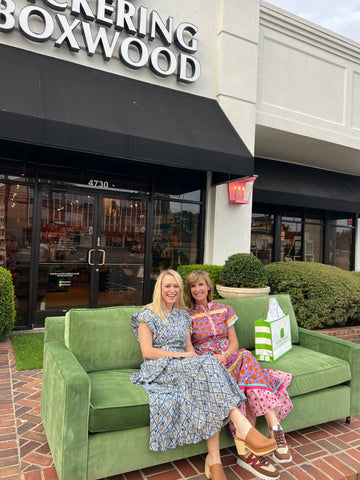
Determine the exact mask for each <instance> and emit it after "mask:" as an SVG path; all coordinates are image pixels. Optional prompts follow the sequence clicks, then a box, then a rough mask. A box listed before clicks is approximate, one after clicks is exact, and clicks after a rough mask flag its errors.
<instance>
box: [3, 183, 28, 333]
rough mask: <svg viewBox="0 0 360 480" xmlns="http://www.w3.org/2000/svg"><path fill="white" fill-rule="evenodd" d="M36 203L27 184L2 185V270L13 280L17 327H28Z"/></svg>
mask: <svg viewBox="0 0 360 480" xmlns="http://www.w3.org/2000/svg"><path fill="white" fill-rule="evenodd" d="M33 199H34V196H33V189H32V188H30V187H28V186H26V185H24V184H20V183H18V184H11V185H10V184H4V183H1V184H0V266H2V267H5V268H7V269H8V270H9V271H10V272H11V274H12V277H13V282H14V287H15V296H16V297H15V308H16V318H15V325H16V326H18V325H26V324H27V315H28V307H29V294H30V292H29V284H30V253H31V232H32V217H33Z"/></svg>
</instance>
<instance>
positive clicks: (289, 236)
mask: <svg viewBox="0 0 360 480" xmlns="http://www.w3.org/2000/svg"><path fill="white" fill-rule="evenodd" d="M301 259H302V242H301V218H300V217H285V216H283V217H282V219H281V260H283V261H285V262H286V261H295V260H296V261H300V260H301Z"/></svg>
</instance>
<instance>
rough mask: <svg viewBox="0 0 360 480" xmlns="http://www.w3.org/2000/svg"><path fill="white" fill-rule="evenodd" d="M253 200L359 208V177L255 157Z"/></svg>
mask: <svg viewBox="0 0 360 480" xmlns="http://www.w3.org/2000/svg"><path fill="white" fill-rule="evenodd" d="M255 174H256V175H259V178H258V179H257V180H256V182H255V183H254V193H253V199H254V202H259V203H260V202H261V203H268V204H276V205H286V206H293V207H294V206H297V207H304V208H314V209H321V210H333V211H337V212H352V213H357V212H359V211H360V177H355V176H353V175H343V174H340V173H335V172H329V171H327V170H319V169H316V168H311V167H303V166H300V165H294V164H290V163H284V162H277V161H274V160H267V159H260V158H255Z"/></svg>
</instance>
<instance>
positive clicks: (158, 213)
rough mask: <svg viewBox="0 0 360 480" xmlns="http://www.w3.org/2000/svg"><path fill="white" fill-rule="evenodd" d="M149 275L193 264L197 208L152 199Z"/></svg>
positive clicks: (196, 231)
mask: <svg viewBox="0 0 360 480" xmlns="http://www.w3.org/2000/svg"><path fill="white" fill-rule="evenodd" d="M154 209H155V211H154V229H153V239H152V257H153V265H152V267H153V268H152V273H153V274H154V276H156V275H157V274H158V273H159V272H160V271H162V270H165V269H166V268H173V269H175V270H176V268H177V267H178V265H186V264H189V263H196V261H197V257H198V247H197V246H198V231H199V214H200V205H198V204H191V203H182V202H171V201H169V200H155V205H154Z"/></svg>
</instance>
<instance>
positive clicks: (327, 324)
mask: <svg viewBox="0 0 360 480" xmlns="http://www.w3.org/2000/svg"><path fill="white" fill-rule="evenodd" d="M265 268H266V271H267V273H268V275H269V285H270V287H271V293H272V294H277V293H288V294H289V295H290V296H291V301H292V304H293V306H294V310H295V314H296V318H297V321H298V324H299V326H301V327H304V328H308V329H310V330H314V329H321V328H331V327H343V326H345V325H354V324H359V323H360V279H359V277H358V276H356V275H354V274H353V273H352V272H346V271H344V270H341V269H340V268H337V267H332V266H330V265H323V264H321V263H306V262H276V263H271V264H270V265H266V267H265Z"/></svg>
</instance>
